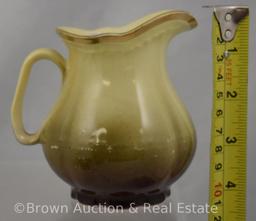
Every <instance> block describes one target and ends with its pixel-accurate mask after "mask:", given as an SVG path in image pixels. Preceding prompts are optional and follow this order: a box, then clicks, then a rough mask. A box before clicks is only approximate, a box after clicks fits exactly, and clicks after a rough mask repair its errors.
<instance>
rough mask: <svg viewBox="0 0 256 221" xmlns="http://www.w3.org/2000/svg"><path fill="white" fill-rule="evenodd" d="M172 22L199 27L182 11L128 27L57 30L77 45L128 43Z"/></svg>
mask: <svg viewBox="0 0 256 221" xmlns="http://www.w3.org/2000/svg"><path fill="white" fill-rule="evenodd" d="M171 20H182V21H185V22H187V23H188V25H189V27H190V28H191V29H192V28H194V27H196V26H197V21H196V19H195V17H193V16H192V15H191V14H190V13H188V12H186V11H180V10H165V11H160V12H157V13H153V14H149V15H147V16H144V17H143V18H141V19H137V20H136V21H135V22H132V23H129V24H128V25H124V26H120V27H111V28H101V29H96V30H94V31H92V30H84V29H79V28H72V27H65V26H61V27H58V28H57V29H56V31H57V33H58V34H59V35H60V36H61V37H62V38H63V39H64V40H68V41H72V42H77V43H90V44H95V43H100V42H116V41H126V40H129V39H132V38H135V37H137V36H139V35H141V34H143V33H144V32H146V31H148V30H150V29H152V28H154V27H155V26H157V25H159V24H161V23H164V22H166V21H171Z"/></svg>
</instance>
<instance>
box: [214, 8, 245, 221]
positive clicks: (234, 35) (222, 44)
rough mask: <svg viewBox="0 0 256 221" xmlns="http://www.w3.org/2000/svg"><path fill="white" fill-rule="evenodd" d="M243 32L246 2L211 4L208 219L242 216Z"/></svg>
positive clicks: (235, 220)
mask: <svg viewBox="0 0 256 221" xmlns="http://www.w3.org/2000/svg"><path fill="white" fill-rule="evenodd" d="M248 35H249V9H248V7H242V6H216V7H215V8H214V14H213V30H212V46H213V66H214V68H213V73H214V75H213V78H214V85H213V86H214V93H213V96H214V97H213V111H212V132H211V134H212V135H211V138H212V140H211V163H210V193H209V194H210V196H209V198H210V205H211V206H213V205H216V206H217V213H210V214H209V221H245V220H246V137H247V87H248V82H247V81H248Z"/></svg>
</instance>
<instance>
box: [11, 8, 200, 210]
mask: <svg viewBox="0 0 256 221" xmlns="http://www.w3.org/2000/svg"><path fill="white" fill-rule="evenodd" d="M196 25H197V22H196V20H195V18H194V17H192V16H191V15H190V14H189V13H187V12H184V11H173V10H166V11H160V12H157V13H154V14H151V15H148V16H146V17H144V18H142V19H139V20H137V21H136V22H134V23H131V24H129V25H127V26H124V27H119V28H103V29H97V30H93V31H91V30H81V29H77V28H70V27H59V28H58V29H57V32H58V34H59V35H60V36H61V37H62V39H63V40H64V42H65V45H66V46H67V48H68V50H69V56H68V58H67V59H66V60H65V59H64V58H63V57H62V56H61V55H60V54H59V53H58V52H56V51H55V50H52V49H45V48H41V49H37V50H35V51H33V52H32V53H31V54H29V55H28V57H27V58H26V59H25V61H24V63H23V66H22V67H21V72H20V76H19V80H18V84H17V88H16V93H15V96H14V99H13V104H12V109H11V117H12V126H13V129H14V132H15V135H16V138H17V140H18V141H19V142H20V143H22V144H28V145H31V144H36V143H41V144H42V146H43V151H44V154H45V157H46V159H47V161H48V163H49V165H50V166H51V168H52V169H53V171H54V172H55V173H56V174H57V175H58V176H59V177H61V178H62V179H63V180H64V181H65V182H67V183H68V184H70V185H71V187H72V193H71V195H72V197H73V198H75V199H77V200H78V201H79V202H81V203H84V204H89V205H95V204H102V203H104V204H105V205H106V204H107V205H123V206H125V207H128V206H129V205H130V203H134V204H135V205H137V206H138V205H142V204H143V203H145V202H147V203H151V204H156V203H160V202H162V201H163V200H164V199H165V198H166V197H167V196H169V195H170V190H169V187H170V185H171V184H172V183H173V182H174V181H175V180H176V179H178V178H179V176H180V175H181V174H182V173H183V172H184V171H185V170H186V168H187V167H188V165H189V163H190V162H191V160H192V157H193V154H194V151H195V146H196V136H195V129H194V127H193V123H192V121H191V119H190V117H189V115H188V113H187V111H186V109H185V108H184V106H183V104H182V103H181V101H180V100H179V98H178V97H177V95H176V92H175V90H174V88H173V86H172V85H171V82H170V81H169V78H168V73H167V70H166V61H165V60H166V59H165V56H166V48H167V46H168V44H169V41H170V40H171V39H172V38H173V37H175V36H176V35H177V34H179V33H181V32H183V31H186V30H190V29H192V28H194V27H195V26H196ZM40 59H48V60H50V61H52V62H54V63H55V64H56V65H57V66H58V67H59V69H60V71H61V73H62V77H63V84H62V88H61V92H60V95H59V97H58V99H57V101H56V104H55V105H54V107H53V109H52V110H51V112H50V114H49V116H48V117H47V119H46V120H45V121H44V123H43V125H42V127H41V128H40V129H39V130H38V131H37V132H35V133H33V134H31V133H28V132H26V130H25V129H24V125H23V120H22V114H23V113H22V109H23V98H24V93H25V89H26V86H27V81H28V78H29V75H30V71H31V68H32V65H33V64H34V63H35V62H36V61H38V60H40Z"/></svg>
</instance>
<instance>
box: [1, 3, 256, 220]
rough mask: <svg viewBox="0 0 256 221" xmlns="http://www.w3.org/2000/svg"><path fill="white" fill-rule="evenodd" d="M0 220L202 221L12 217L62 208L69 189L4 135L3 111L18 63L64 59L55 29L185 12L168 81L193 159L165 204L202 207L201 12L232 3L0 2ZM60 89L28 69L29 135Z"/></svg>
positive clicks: (205, 85)
mask: <svg viewBox="0 0 256 221" xmlns="http://www.w3.org/2000/svg"><path fill="white" fill-rule="evenodd" d="M241 2H242V3H243V4H248V5H249V6H250V13H251V16H250V18H251V30H250V31H251V33H250V73H249V88H250V89H249V129H248V195H247V199H248V200H247V202H248V220H253V217H255V214H254V208H255V186H256V182H255V169H254V168H255V160H254V158H255V157H256V153H255V145H256V143H255V134H256V127H255V115H256V112H255V99H256V97H255V93H256V91H255V88H256V87H255V84H256V73H255V72H256V71H255V60H256V56H255V52H256V48H255V40H256V36H255V32H256V30H255V21H256V14H255V10H256V1H255V0H251V1H249V0H248V1H244V0H243V1H241ZM0 3H1V4H0V68H1V69H0V70H1V71H0V144H1V145H0V146H1V148H0V217H1V218H0V219H1V220H4V221H15V220H19V221H22V220H26V221H30V220H39V221H40V220H44V221H47V220H58V221H61V220H62V221H66V220H71V219H72V220H86V219H92V220H103V219H104V220H117V219H118V220H120V219H122V220H155V219H161V220H174V221H186V220H189V221H201V220H202V221H205V220H207V216H206V215H183V214H177V213H175V212H173V213H172V214H168V215H163V214H162V215H152V214H143V213H139V214H137V215H131V214H128V213H126V214H116V215H94V214H87V215H78V214H75V215H73V214H58V215H42V214H33V215H31V214H30V215H25V214H15V212H14V211H13V205H14V204H15V203H17V202H23V203H26V202H34V203H37V204H68V205H70V203H71V200H70V197H69V194H70V193H69V191H70V188H69V186H68V185H66V184H65V183H64V182H63V181H61V180H60V179H59V178H58V177H57V176H56V175H55V174H54V173H53V172H52V170H51V169H50V168H49V166H48V164H47V162H46V160H45V159H44V156H43V153H42V150H41V146H40V145H36V146H22V145H21V144H19V143H17V141H16V140H15V138H14V135H13V133H12V130H11V123H10V106H11V102H12V98H13V95H14V91H15V87H16V83H17V79H18V75H19V69H20V66H21V64H22V62H23V60H24V58H25V56H26V55H27V54H28V53H29V52H30V51H32V50H34V49H36V48H39V47H50V48H55V49H57V50H58V51H60V52H61V53H62V54H63V55H64V56H67V50H66V48H65V46H64V44H63V42H62V41H61V39H60V38H59V37H58V36H57V35H56V34H55V28H56V27H57V26H62V25H65V26H77V27H81V28H91V29H95V28H99V27H104V26H120V25H124V24H127V23H129V22H131V21H133V20H136V19H137V18H140V17H142V16H144V15H146V14H149V13H151V12H155V11H158V10H162V9H183V10H187V11H189V12H191V13H192V14H193V15H194V16H195V17H196V18H197V19H198V22H199V26H198V27H197V28H196V29H194V30H192V31H190V32H186V33H184V34H181V35H179V36H178V37H177V38H175V39H174V40H173V41H172V42H171V43H170V47H169V50H168V55H167V56H168V58H167V59H168V63H169V65H168V66H169V72H170V79H171V80H172V81H173V83H174V85H175V86H176V89H177V91H178V94H179V95H180V98H181V99H182V100H183V102H184V103H185V104H186V106H187V108H188V110H189V112H190V114H191V116H192V118H193V121H194V124H195V127H196V130H197V139H198V144H197V151H196V154H195V157H194V160H193V162H192V164H191V166H190V167H189V169H188V170H187V171H186V173H185V174H184V175H183V176H182V177H181V178H180V179H179V180H178V181H177V182H176V183H175V184H174V185H173V186H172V195H171V197H170V198H169V199H168V200H167V201H165V202H164V203H165V204H168V202H169V201H170V200H171V201H172V202H173V203H174V204H176V203H177V202H185V203H196V204H205V203H207V202H208V179H209V175H208V174H209V173H208V172H209V146H210V125H211V105H212V62H211V61H212V58H211V10H209V9H202V5H206V4H236V3H239V1H202V0H157V1H156V0H72V1H71V0H44V1H35V0H8V1H6V0H1V1H0ZM59 88H60V73H58V69H57V68H56V67H55V66H54V65H53V64H51V63H50V62H47V61H42V62H40V63H38V64H36V65H35V66H34V68H33V74H32V75H31V79H30V83H29V87H28V90H27V95H26V99H25V104H24V105H25V108H24V111H25V125H26V128H28V130H30V131H34V130H36V129H37V128H38V127H40V125H41V121H42V120H43V119H44V117H45V116H46V115H47V113H48V111H49V109H50V107H51V106H52V104H53V103H54V101H55V98H56V97H57V95H58V91H59Z"/></svg>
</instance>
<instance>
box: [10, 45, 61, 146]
mask: <svg viewBox="0 0 256 221" xmlns="http://www.w3.org/2000/svg"><path fill="white" fill-rule="evenodd" d="M41 59H47V60H50V61H52V62H53V63H55V64H56V65H57V66H58V67H59V69H60V70H61V73H62V78H63V80H64V78H65V63H66V62H65V59H64V58H63V57H62V55H60V54H59V53H58V52H57V51H55V50H53V49H47V48H39V49H36V50H35V51H33V52H31V53H30V54H29V55H28V56H27V57H26V59H25V61H24V63H23V65H22V67H21V71H20V76H19V80H18V83H17V87H16V91H15V95H14V98H13V103H12V108H11V120H12V126H13V130H14V133H15V136H16V138H17V140H18V141H19V142H20V143H22V144H29V145H32V144H36V143H38V142H39V137H40V133H41V129H42V128H41V129H40V130H38V131H36V132H35V133H28V132H27V131H26V130H25V128H24V124H23V119H22V113H23V100H24V94H25V90H26V86H27V82H28V79H29V76H30V72H31V68H32V66H33V64H34V63H35V62H37V61H38V60H41Z"/></svg>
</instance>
